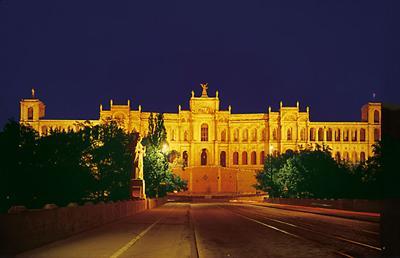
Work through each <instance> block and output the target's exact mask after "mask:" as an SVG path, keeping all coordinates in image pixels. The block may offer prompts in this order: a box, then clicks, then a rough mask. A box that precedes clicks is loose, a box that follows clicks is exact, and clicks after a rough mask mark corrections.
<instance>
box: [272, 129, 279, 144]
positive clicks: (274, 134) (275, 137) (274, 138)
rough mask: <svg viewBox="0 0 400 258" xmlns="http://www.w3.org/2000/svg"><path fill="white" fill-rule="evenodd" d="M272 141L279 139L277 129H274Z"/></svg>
mask: <svg viewBox="0 0 400 258" xmlns="http://www.w3.org/2000/svg"><path fill="white" fill-rule="evenodd" d="M272 139H273V140H275V141H276V140H277V139H278V133H277V130H276V128H274V129H273V130H272Z"/></svg>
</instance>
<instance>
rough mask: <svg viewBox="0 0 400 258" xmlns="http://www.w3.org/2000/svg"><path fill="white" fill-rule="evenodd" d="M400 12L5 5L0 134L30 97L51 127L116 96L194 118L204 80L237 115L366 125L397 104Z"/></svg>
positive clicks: (287, 6) (223, 5)
mask: <svg viewBox="0 0 400 258" xmlns="http://www.w3.org/2000/svg"><path fill="white" fill-rule="evenodd" d="M395 2H396V1H383V0H379V1H350V0H343V1H341V0H335V1H320V0H318V1H298V0H296V1H187V0H186V1H179V2H173V1H55V0H51V1H50V0H49V1H31V0H30V1H16V0H0V87H1V93H0V125H1V126H2V125H4V123H5V122H6V121H7V119H8V118H11V117H14V118H15V119H19V101H20V99H22V98H28V97H29V96H30V89H31V88H32V87H34V88H35V89H36V92H37V96H38V97H39V98H40V99H41V100H42V101H44V103H45V104H46V106H47V109H46V113H47V114H46V117H47V118H69V119H74V118H76V119H86V118H87V119H97V118H98V115H99V104H100V103H103V104H104V106H105V108H108V103H109V99H111V98H112V99H114V103H117V104H118V103H126V101H127V99H128V98H129V99H131V102H132V103H131V105H132V107H133V108H135V109H137V106H138V105H139V104H141V105H142V108H143V110H144V111H156V112H157V111H159V112H177V109H178V108H177V106H178V105H179V104H181V105H182V108H183V109H187V108H188V105H189V103H188V102H189V98H190V92H191V90H195V92H196V95H197V96H199V95H200V94H201V88H200V86H199V84H200V83H201V82H208V83H209V95H212V96H214V94H215V90H219V96H220V100H221V108H222V109H227V106H228V105H229V104H231V105H232V112H233V113H244V112H246V113H247V112H249V113H261V112H267V110H268V106H272V108H273V110H277V108H278V107H279V101H281V100H282V101H283V103H284V105H291V106H294V105H295V103H296V101H297V100H299V101H300V106H301V108H302V109H303V110H305V107H306V106H307V105H308V106H310V112H311V120H312V121H335V120H337V121H339V120H340V121H349V120H355V121H358V120H360V108H361V106H362V105H363V104H365V103H367V102H368V101H371V100H372V95H373V93H375V94H376V99H375V100H376V101H382V100H383V101H385V102H391V103H399V102H400V101H399V100H400V98H399V97H400V89H399V88H400V87H399V85H400V84H399V80H398V78H396V76H398V72H399V63H398V60H397V58H395V57H396V55H395V52H396V53H397V48H398V46H400V40H399V35H398V34H399V26H398V25H399V24H398V23H397V22H398V21H396V20H395V19H398V18H397V17H396V16H395V15H397V16H398V13H399V12H398V10H397V11H395V9H396V8H395V7H397V6H395V4H396V5H398V4H397V3H398V2H400V1H397V3H395Z"/></svg>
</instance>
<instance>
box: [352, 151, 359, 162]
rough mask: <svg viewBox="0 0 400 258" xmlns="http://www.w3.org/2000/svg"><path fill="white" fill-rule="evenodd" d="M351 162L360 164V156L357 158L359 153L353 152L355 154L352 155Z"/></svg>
mask: <svg viewBox="0 0 400 258" xmlns="http://www.w3.org/2000/svg"><path fill="white" fill-rule="evenodd" d="M351 156H352V157H351V160H352V161H353V162H354V163H356V162H358V156H357V152H355V151H353V154H352V155H351Z"/></svg>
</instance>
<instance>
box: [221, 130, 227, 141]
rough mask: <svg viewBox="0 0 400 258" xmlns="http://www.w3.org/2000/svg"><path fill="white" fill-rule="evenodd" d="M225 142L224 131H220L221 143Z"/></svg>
mask: <svg viewBox="0 0 400 258" xmlns="http://www.w3.org/2000/svg"><path fill="white" fill-rule="evenodd" d="M225 141H226V130H222V132H221V142H225Z"/></svg>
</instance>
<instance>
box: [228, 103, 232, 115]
mask: <svg viewBox="0 0 400 258" xmlns="http://www.w3.org/2000/svg"><path fill="white" fill-rule="evenodd" d="M231 110H232V107H231V105H229V106H228V111H229V113H230V112H231Z"/></svg>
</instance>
